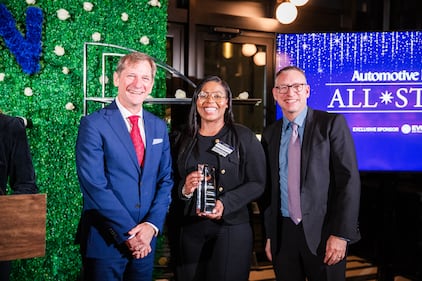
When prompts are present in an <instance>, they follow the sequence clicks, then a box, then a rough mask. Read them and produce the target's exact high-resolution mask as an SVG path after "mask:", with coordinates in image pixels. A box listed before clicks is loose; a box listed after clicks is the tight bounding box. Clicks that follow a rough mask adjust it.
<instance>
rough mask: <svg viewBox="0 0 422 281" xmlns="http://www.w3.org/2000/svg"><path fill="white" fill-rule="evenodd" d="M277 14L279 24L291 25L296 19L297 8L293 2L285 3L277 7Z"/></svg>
mask: <svg viewBox="0 0 422 281" xmlns="http://www.w3.org/2000/svg"><path fill="white" fill-rule="evenodd" d="M275 14H276V18H277V20H278V21H279V22H281V23H282V24H289V23H292V22H294V20H295V19H296V17H297V8H296V6H295V5H294V4H293V3H291V2H283V3H281V4H280V5H279V6H278V7H277V10H276V12H275Z"/></svg>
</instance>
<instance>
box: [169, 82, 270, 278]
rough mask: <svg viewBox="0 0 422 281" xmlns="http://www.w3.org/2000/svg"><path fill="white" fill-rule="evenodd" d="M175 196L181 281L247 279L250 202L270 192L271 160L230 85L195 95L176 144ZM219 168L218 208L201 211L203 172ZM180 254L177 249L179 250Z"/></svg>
mask: <svg viewBox="0 0 422 281" xmlns="http://www.w3.org/2000/svg"><path fill="white" fill-rule="evenodd" d="M173 153H174V154H175V158H176V160H175V164H176V167H175V196H174V197H175V198H174V199H173V204H172V207H171V210H170V216H169V220H172V223H173V225H174V222H175V221H176V220H177V222H179V223H180V225H179V227H180V232H179V233H176V236H178V238H176V239H175V237H171V238H173V241H175V243H174V244H175V245H176V247H177V249H176V250H175V251H174V252H175V253H177V256H176V257H175V263H176V267H177V272H176V276H177V280H180V281H182V280H183V281H193V280H198V281H207V280H210V281H211V280H212V281H215V280H219V281H224V280H226V281H233V280H236V281H247V280H248V277H249V270H250V262H251V257H252V246H253V237H252V227H251V224H250V221H249V215H250V211H249V203H251V202H252V201H254V200H255V199H257V198H258V197H259V196H260V195H261V194H262V193H263V191H264V184H265V173H266V169H265V156H264V151H263V149H262V146H261V144H260V142H259V141H258V139H257V138H256V135H255V134H254V133H253V132H252V131H251V130H249V129H248V128H246V127H244V126H242V125H239V124H235V123H234V122H233V113H232V95H231V91H230V88H229V86H228V85H227V83H226V82H225V81H223V80H221V79H220V78H219V77H216V76H211V77H208V78H206V79H204V80H203V81H202V83H201V84H200V85H199V86H198V88H197V89H196V90H195V93H194V95H193V97H192V105H191V111H190V115H189V124H188V130H187V132H186V133H185V134H183V135H182V136H179V139H178V141H177V143H176V144H175V150H174V151H173ZM199 163H206V164H208V165H209V166H210V168H215V182H216V184H215V186H216V205H215V208H213V210H212V212H210V213H204V212H202V213H200V212H198V211H197V209H196V200H197V193H198V190H197V187H198V182H199V181H200V180H201V178H202V177H201V174H200V173H199V172H198V171H197V164H199ZM173 250H174V248H173Z"/></svg>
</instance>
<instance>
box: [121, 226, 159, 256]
mask: <svg viewBox="0 0 422 281" xmlns="http://www.w3.org/2000/svg"><path fill="white" fill-rule="evenodd" d="M128 234H129V235H135V236H134V237H132V238H131V239H128V240H127V241H126V245H127V247H128V248H129V250H130V251H132V255H133V257H134V258H136V259H141V258H144V257H146V256H147V255H148V254H149V253H151V251H152V248H151V240H152V238H153V237H154V235H155V230H154V228H153V227H152V226H151V225H150V224H148V223H141V224H138V225H137V226H135V227H134V228H132V229H131V230H130V231H129V232H128Z"/></svg>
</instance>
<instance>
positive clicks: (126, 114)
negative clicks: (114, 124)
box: [115, 97, 142, 119]
mask: <svg viewBox="0 0 422 281" xmlns="http://www.w3.org/2000/svg"><path fill="white" fill-rule="evenodd" d="M115 101H116V105H117V108H118V109H119V111H120V113H121V114H122V116H123V118H124V119H127V118H128V117H129V116H132V115H138V116H139V118H142V108H141V110H140V111H139V112H138V113H137V114H133V113H131V112H130V111H129V110H127V109H126V108H125V107H124V106H123V105H122V104H121V103H120V102H119V97H116V99H115Z"/></svg>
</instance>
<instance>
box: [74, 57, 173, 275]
mask: <svg viewBox="0 0 422 281" xmlns="http://www.w3.org/2000/svg"><path fill="white" fill-rule="evenodd" d="M155 73H156V65H155V63H154V61H153V60H152V59H151V58H150V57H149V56H147V55H145V54H143V53H138V52H134V53H131V54H129V55H126V56H124V57H122V59H121V60H120V61H119V64H118V66H117V69H116V72H115V73H114V85H115V86H116V87H118V96H117V98H116V99H115V101H113V102H112V103H111V104H110V105H108V106H106V107H105V108H103V109H101V110H99V111H97V112H95V113H93V114H91V115H88V116H86V117H84V118H83V119H82V120H81V123H80V127H79V133H78V139H77V143H76V166H77V172H78V177H79V182H80V186H81V190H82V194H83V202H84V205H83V213H82V216H81V221H80V229H79V235H78V236H79V241H80V243H81V252H82V256H83V269H84V272H83V275H84V279H85V280H101V281H106V280H143V281H147V280H148V281H149V280H152V271H153V262H154V250H155V242H156V239H155V237H156V236H157V234H158V233H159V231H160V230H161V229H162V226H163V224H164V220H165V217H166V214H167V210H168V206H169V204H170V192H171V188H172V187H173V180H172V175H171V166H172V165H171V156H170V143H169V138H168V133H167V126H166V124H165V122H164V121H163V120H161V119H159V118H158V117H156V116H154V115H153V114H151V113H149V112H147V111H145V110H142V104H143V101H144V100H145V98H146V97H147V96H148V95H149V94H150V93H151V91H152V87H153V84H154V76H155ZM132 115H137V116H139V121H138V125H139V127H140V135H141V136H142V141H143V143H144V146H145V151H144V157H143V159H140V160H139V159H138V158H137V153H136V151H135V147H134V144H133V142H132V140H131V137H130V133H129V132H130V131H131V129H132V127H133V126H132V125H131V124H132V123H131V122H130V121H129V120H128V119H129V117H130V116H132ZM138 137H139V133H138Z"/></svg>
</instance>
